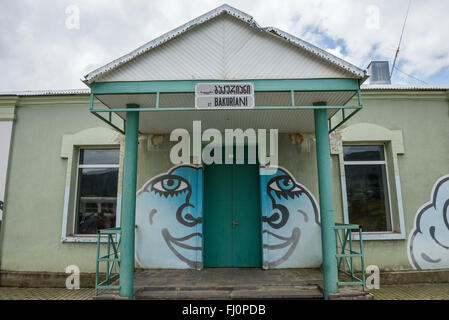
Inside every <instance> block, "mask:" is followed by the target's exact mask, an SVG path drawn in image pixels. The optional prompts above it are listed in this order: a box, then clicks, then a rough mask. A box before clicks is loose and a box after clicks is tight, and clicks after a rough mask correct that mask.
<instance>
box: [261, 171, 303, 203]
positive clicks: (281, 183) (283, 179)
mask: <svg viewBox="0 0 449 320" xmlns="http://www.w3.org/2000/svg"><path fill="white" fill-rule="evenodd" d="M268 188H269V189H271V190H273V191H274V192H275V194H276V195H277V196H278V197H281V196H282V197H284V198H285V199H288V198H294V197H297V196H299V195H301V193H302V192H303V190H302V188H301V187H300V186H298V185H297V184H296V183H295V182H294V181H293V179H292V178H290V177H289V176H287V175H283V176H278V177H276V178H273V179H271V180H270V181H269V183H268Z"/></svg>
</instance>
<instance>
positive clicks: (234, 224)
mask: <svg viewBox="0 0 449 320" xmlns="http://www.w3.org/2000/svg"><path fill="white" fill-rule="evenodd" d="M238 224H239V223H238V222H235V221H234V220H232V227H233V228H235V227H236V226H237V225H238Z"/></svg>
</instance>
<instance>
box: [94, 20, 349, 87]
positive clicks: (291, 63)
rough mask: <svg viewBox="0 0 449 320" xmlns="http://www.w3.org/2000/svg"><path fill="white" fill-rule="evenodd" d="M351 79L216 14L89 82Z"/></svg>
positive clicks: (304, 53) (333, 67) (277, 40)
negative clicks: (215, 16) (209, 19)
mask: <svg viewBox="0 0 449 320" xmlns="http://www.w3.org/2000/svg"><path fill="white" fill-rule="evenodd" d="M353 77H354V75H353V74H352V73H350V72H349V71H346V70H344V69H342V68H340V67H339V66H337V65H335V64H332V63H330V62H328V61H323V59H321V58H319V57H318V56H316V55H314V54H312V53H310V52H308V51H305V50H303V49H301V48H298V47H297V46H294V45H292V44H290V43H287V42H286V41H285V40H284V39H282V38H281V37H279V36H278V35H276V34H273V33H267V32H263V31H260V30H258V29H255V28H253V27H250V26H248V24H247V23H245V22H243V21H241V20H238V19H236V18H234V17H232V16H229V15H221V16H219V17H217V18H215V19H213V20H211V21H208V22H206V23H204V24H202V25H201V26H199V27H198V28H195V29H192V30H190V31H189V32H187V33H185V34H183V35H182V36H180V37H178V38H176V39H173V40H172V41H170V42H167V43H166V44H164V45H162V46H160V47H158V48H157V49H155V50H153V51H151V52H149V53H148V54H143V55H141V56H139V57H137V58H135V59H132V60H130V61H129V62H127V63H125V64H123V65H121V66H119V67H117V68H115V69H113V70H111V71H110V72H106V73H105V74H103V75H100V76H99V77H98V78H97V79H96V80H95V82H115V81H161V80H165V81H172V80H191V79H208V80H212V79H214V80H217V81H222V80H242V79H251V80H252V79H316V78H353Z"/></svg>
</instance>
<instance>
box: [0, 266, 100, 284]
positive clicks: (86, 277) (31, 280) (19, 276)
mask: <svg viewBox="0 0 449 320" xmlns="http://www.w3.org/2000/svg"><path fill="white" fill-rule="evenodd" d="M68 276H69V274H67V273H63V272H36V271H29V272H27V271H7V270H0V287H20V288H65V281H66V279H67V277H68ZM103 279H104V274H100V281H101V280H103ZM80 287H81V288H94V287H95V273H81V274H80Z"/></svg>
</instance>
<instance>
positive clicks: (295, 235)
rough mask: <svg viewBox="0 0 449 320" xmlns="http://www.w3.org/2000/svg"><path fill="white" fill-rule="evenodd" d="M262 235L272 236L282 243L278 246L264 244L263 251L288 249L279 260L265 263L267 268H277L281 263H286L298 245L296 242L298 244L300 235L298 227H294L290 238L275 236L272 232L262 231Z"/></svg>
mask: <svg viewBox="0 0 449 320" xmlns="http://www.w3.org/2000/svg"><path fill="white" fill-rule="evenodd" d="M262 233H267V234H269V235H270V236H273V237H275V238H277V239H279V240H282V241H283V242H281V243H278V244H264V245H263V248H264V249H268V250H278V249H282V248H286V247H289V249H288V250H287V252H286V253H285V254H284V255H283V256H282V257H281V258H279V259H277V260H275V261H272V262H266V263H267V266H268V268H274V267H277V266H278V265H280V264H281V263H282V262H284V261H286V260H287V259H288V258H289V257H290V256H291V255H292V253H293V251H295V248H296V246H297V245H298V242H299V237H300V235H301V231H300V230H299V228H298V227H296V228H294V229H293V230H292V234H291V236H290V237H282V236H280V235H277V234H275V233H273V232H270V231H268V230H263V231H262Z"/></svg>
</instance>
